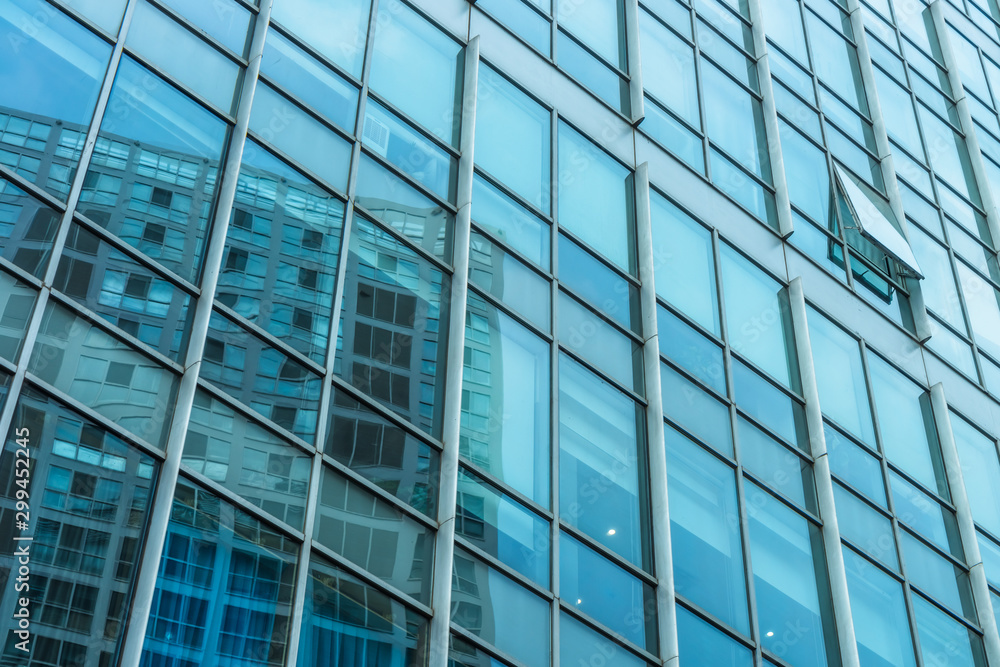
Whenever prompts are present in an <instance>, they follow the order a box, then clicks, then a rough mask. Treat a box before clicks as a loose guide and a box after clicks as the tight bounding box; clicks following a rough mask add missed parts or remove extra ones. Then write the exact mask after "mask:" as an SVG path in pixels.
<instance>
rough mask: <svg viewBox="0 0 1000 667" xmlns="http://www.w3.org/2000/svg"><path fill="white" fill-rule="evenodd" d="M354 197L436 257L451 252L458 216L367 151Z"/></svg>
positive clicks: (362, 156)
mask: <svg viewBox="0 0 1000 667" xmlns="http://www.w3.org/2000/svg"><path fill="white" fill-rule="evenodd" d="M354 201H355V203H357V204H358V205H360V206H361V207H363V208H364V209H365V210H366V211H367V212H368V213H371V214H372V215H374V216H375V217H377V218H378V219H379V220H381V221H382V222H384V223H386V224H387V225H389V226H390V227H392V228H393V229H395V230H396V231H397V232H399V233H400V234H402V235H403V236H405V237H406V238H408V239H410V241H412V242H413V243H414V244H416V245H418V246H420V247H421V248H423V249H424V250H426V251H427V252H429V253H431V254H432V255H434V256H435V257H438V258H439V259H446V258H448V257H450V256H451V246H450V234H451V230H452V228H453V227H454V224H455V216H454V215H452V214H451V212H450V211H448V210H447V209H445V208H444V207H442V206H441V205H440V204H438V203H437V202H435V201H433V200H431V198H430V197H427V196H426V195H424V194H423V193H421V192H419V191H418V190H417V189H416V188H415V187H413V186H412V185H410V184H409V183H408V182H406V181H404V180H403V179H402V178H400V177H399V176H397V175H396V174H394V173H392V172H391V171H389V170H388V169H386V168H385V167H383V166H382V165H381V164H380V163H379V162H376V161H375V160H374V159H372V158H371V157H369V156H368V155H365V154H364V153H361V162H360V164H359V165H358V180H357V189H356V192H355V194H354Z"/></svg>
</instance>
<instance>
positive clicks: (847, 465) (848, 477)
mask: <svg viewBox="0 0 1000 667" xmlns="http://www.w3.org/2000/svg"><path fill="white" fill-rule="evenodd" d="M823 434H824V436H825V438H826V450H827V452H829V455H830V471H831V472H832V473H833V474H834V475H836V476H838V477H839V478H841V479H842V480H844V481H845V482H847V483H848V484H850V485H851V486H852V487H853V488H854V489H856V490H857V491H860V492H861V493H862V494H863V495H865V496H867V497H868V499H869V500H871V501H873V502H875V503H878V504H879V505H881V506H882V507H883V508H884V507H887V505H886V499H885V484H884V483H883V481H882V465H881V464H880V463H879V460H878V459H876V458H875V457H874V456H872V455H871V454H870V453H869V452H868V450H866V449H865V448H863V447H861V446H860V445H857V444H855V443H854V442H853V441H852V440H850V439H848V438H847V437H846V436H844V435H841V434H840V433H839V432H838V431H836V430H834V429H833V427H831V426H830V425H829V424H823Z"/></svg>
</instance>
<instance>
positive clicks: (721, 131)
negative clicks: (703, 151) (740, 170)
mask: <svg viewBox="0 0 1000 667" xmlns="http://www.w3.org/2000/svg"><path fill="white" fill-rule="evenodd" d="M741 58H742V56H741ZM701 76H702V85H703V87H704V90H705V92H704V95H705V118H706V128H705V129H706V130H707V131H708V137H709V139H711V141H712V142H713V143H715V144H716V145H718V146H719V147H720V148H721V149H722V150H724V151H725V152H726V153H728V154H729V156H730V157H732V158H733V159H734V160H736V161H737V162H739V163H740V164H741V165H743V166H744V167H746V168H747V169H749V170H750V171H751V172H753V173H754V174H756V175H757V176H759V177H761V178H762V179H764V181H766V182H770V181H771V167H770V163H769V162H768V155H767V140H766V138H765V137H764V116H763V113H762V112H761V109H760V102H758V101H757V100H755V99H754V98H753V97H752V96H751V95H750V93H748V92H747V91H746V90H744V89H742V88H740V86H739V85H738V84H737V83H736V82H734V81H733V80H732V79H730V78H729V77H728V76H726V75H725V74H723V73H722V70H720V69H718V68H717V67H715V66H713V65H712V64H710V63H708V62H707V61H702V67H701Z"/></svg>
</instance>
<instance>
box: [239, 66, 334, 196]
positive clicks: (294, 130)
mask: <svg viewBox="0 0 1000 667" xmlns="http://www.w3.org/2000/svg"><path fill="white" fill-rule="evenodd" d="M250 129H251V130H252V131H253V132H255V133H256V134H257V135H259V136H260V138H261V139H263V140H264V141H265V142H266V143H268V144H273V145H274V147H275V148H277V149H278V150H280V151H282V152H283V153H284V154H286V155H288V156H289V157H291V158H293V159H295V160H297V161H298V162H299V163H301V164H302V166H304V167H306V168H307V169H309V170H310V171H311V172H312V173H313V174H315V175H316V176H318V177H319V178H321V179H323V180H324V181H326V182H327V183H329V184H330V185H332V186H333V187H335V188H337V189H338V190H340V191H341V192H346V191H347V173H348V171H349V169H350V166H351V145H350V143H348V142H347V141H346V140H345V139H344V138H343V137H341V136H339V135H337V134H336V133H334V132H333V131H332V130H330V129H328V128H326V127H324V126H323V124H322V123H320V122H319V121H318V120H316V119H315V118H313V117H312V116H310V115H309V114H307V113H306V112H305V111H303V110H302V108H300V107H299V106H297V105H295V104H293V103H292V102H290V101H288V100H287V99H285V98H284V97H282V96H281V95H279V94H278V93H276V92H275V91H274V89H273V88H271V87H270V86H268V85H266V84H264V83H261V84H259V85H258V86H257V88H256V91H255V93H254V98H253V110H252V111H251V112H250Z"/></svg>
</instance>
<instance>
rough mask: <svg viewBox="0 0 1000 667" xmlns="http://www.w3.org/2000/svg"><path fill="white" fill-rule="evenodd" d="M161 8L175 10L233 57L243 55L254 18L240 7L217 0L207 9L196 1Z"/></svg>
mask: <svg viewBox="0 0 1000 667" xmlns="http://www.w3.org/2000/svg"><path fill="white" fill-rule="evenodd" d="M164 4H166V5H169V6H170V7H172V8H173V9H175V10H177V12H179V13H180V14H181V15H182V16H184V18H186V19H188V20H190V21H191V22H192V23H194V24H195V25H197V26H198V27H199V28H201V29H202V30H204V31H205V32H207V33H208V34H210V35H211V36H212V37H214V38H215V39H217V40H219V41H220V42H222V44H223V45H224V46H227V47H229V48H230V49H231V50H233V51H235V52H236V54H237V55H240V56H242V55H244V52H245V51H246V43H247V33H248V32H249V28H250V21H251V18H252V17H253V16H254V14H252V13H251V12H250V11H249V10H248V9H246V8H245V7H241V6H240V5H239V4H238V3H237V2H235V0H220V2H219V3H218V4H216V3H213V4H212V5H211V6H209V5H208V4H206V3H202V2H200V1H199V0H164ZM134 20H135V19H133V21H134ZM273 36H274V33H270V34H268V38H269V39H270V38H271V37H273Z"/></svg>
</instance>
